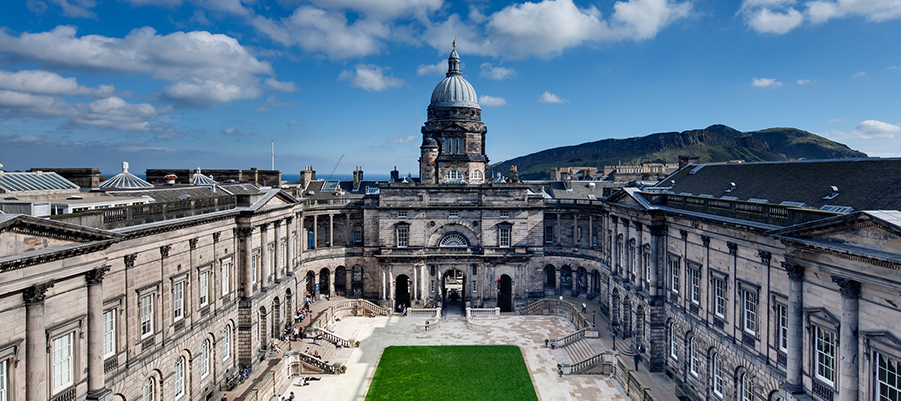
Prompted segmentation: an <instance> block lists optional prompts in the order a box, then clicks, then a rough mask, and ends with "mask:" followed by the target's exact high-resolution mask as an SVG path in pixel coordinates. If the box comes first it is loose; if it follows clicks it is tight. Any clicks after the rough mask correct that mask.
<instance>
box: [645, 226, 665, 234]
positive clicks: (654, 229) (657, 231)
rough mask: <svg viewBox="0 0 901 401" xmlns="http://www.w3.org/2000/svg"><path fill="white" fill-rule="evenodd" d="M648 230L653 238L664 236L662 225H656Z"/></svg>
mask: <svg viewBox="0 0 901 401" xmlns="http://www.w3.org/2000/svg"><path fill="white" fill-rule="evenodd" d="M648 230H649V231H650V232H651V235H654V236H658V235H666V226H665V225H663V224H660V225H656V226H650V227H649V228H648Z"/></svg>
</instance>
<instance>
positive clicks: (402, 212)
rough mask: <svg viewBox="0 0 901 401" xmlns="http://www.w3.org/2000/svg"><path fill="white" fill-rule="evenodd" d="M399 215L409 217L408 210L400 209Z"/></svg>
mask: <svg viewBox="0 0 901 401" xmlns="http://www.w3.org/2000/svg"><path fill="white" fill-rule="evenodd" d="M397 217H407V211H406V210H398V211H397Z"/></svg>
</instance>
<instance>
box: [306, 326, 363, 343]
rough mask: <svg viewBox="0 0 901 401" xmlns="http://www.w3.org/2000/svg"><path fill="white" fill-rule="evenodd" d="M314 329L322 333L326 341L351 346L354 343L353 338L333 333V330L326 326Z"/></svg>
mask: <svg viewBox="0 0 901 401" xmlns="http://www.w3.org/2000/svg"><path fill="white" fill-rule="evenodd" d="M312 330H316V331H318V332H319V333H320V334H322V338H323V339H324V340H325V341H328V342H330V343H332V344H335V345H336V346H339V347H345V348H350V347H351V345H352V344H353V340H349V339H346V338H344V337H341V336H339V335H337V334H335V333H332V332H331V331H328V330H326V329H324V328H321V327H314V328H313V329H312Z"/></svg>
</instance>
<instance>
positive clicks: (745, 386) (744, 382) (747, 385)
mask: <svg viewBox="0 0 901 401" xmlns="http://www.w3.org/2000/svg"><path fill="white" fill-rule="evenodd" d="M739 383H740V384H741V389H739V397H741V398H739V400H740V401H754V392H753V389H752V388H753V385H752V383H751V375H749V374H748V372H745V373H742V375H741V378H740V379H739Z"/></svg>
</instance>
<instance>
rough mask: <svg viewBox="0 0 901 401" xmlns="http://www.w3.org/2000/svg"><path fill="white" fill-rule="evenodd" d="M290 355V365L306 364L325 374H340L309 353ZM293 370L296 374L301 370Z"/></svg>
mask: <svg viewBox="0 0 901 401" xmlns="http://www.w3.org/2000/svg"><path fill="white" fill-rule="evenodd" d="M288 355H289V356H290V357H291V358H290V360H291V362H290V363H291V364H292V365H298V364H302V363H306V364H307V365H310V366H313V367H315V368H318V369H320V370H322V371H323V372H326V373H332V374H338V373H340V372H339V371H338V368H336V367H334V366H332V365H329V364H327V363H325V362H323V361H322V360H321V359H319V358H316V357H315V356H313V355H310V354H307V353H304V352H301V351H291V352H289V353H288ZM286 359H288V358H285V359H283V360H286ZM292 370H293V371H295V372H299V371H300V369H292ZM265 400H268V398H266V399H265Z"/></svg>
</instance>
